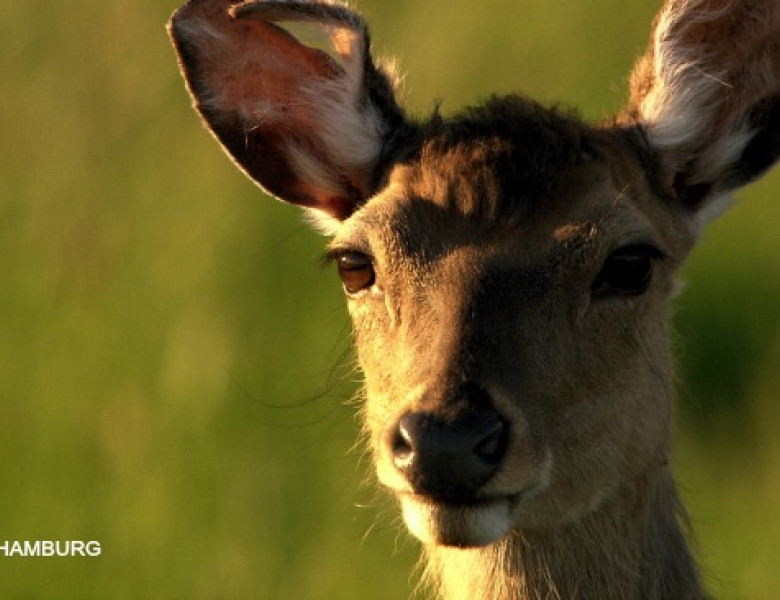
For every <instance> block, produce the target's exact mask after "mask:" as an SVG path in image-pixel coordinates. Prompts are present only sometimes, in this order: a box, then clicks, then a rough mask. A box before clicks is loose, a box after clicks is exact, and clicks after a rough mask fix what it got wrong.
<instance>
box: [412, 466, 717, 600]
mask: <svg viewBox="0 0 780 600" xmlns="http://www.w3.org/2000/svg"><path fill="white" fill-rule="evenodd" d="M641 479H642V481H638V482H635V484H634V485H633V486H631V488H630V489H625V490H623V491H622V492H620V493H618V494H616V496H615V497H614V498H613V499H612V500H611V501H610V502H608V503H606V504H605V505H603V506H602V507H600V508H599V509H598V510H596V511H594V512H593V513H591V514H589V515H586V516H585V517H583V518H581V519H580V520H578V521H576V522H574V523H571V524H569V525H566V526H561V527H558V528H554V529H547V530H519V531H516V532H514V533H513V534H512V535H511V536H509V537H507V538H506V539H504V540H502V541H501V542H498V543H496V544H493V545H491V546H487V547H484V548H473V549H466V550H461V549H455V548H445V547H433V548H428V549H427V554H428V566H427V569H426V570H427V573H428V574H429V575H430V576H431V579H432V580H433V582H434V585H436V587H438V588H439V589H440V590H441V595H442V596H443V597H444V598H447V600H465V599H469V600H471V599H473V598H491V599H496V600H510V599H512V600H518V599H523V598H528V599H531V598H534V599H535V598H575V597H576V598H599V599H604V600H608V599H612V598H614V599H621V600H629V599H639V598H642V599H648V600H649V599H654V598H655V599H661V598H680V599H686V600H688V599H699V598H703V597H704V593H703V591H702V589H701V586H700V583H699V578H698V573H697V569H696V565H695V563H694V561H693V558H692V557H691V554H690V551H689V549H688V546H687V543H686V540H685V529H686V528H687V515H686V514H685V510H684V508H683V507H682V504H681V502H680V500H679V497H678V495H677V490H676V488H675V485H674V482H673V480H672V477H671V473H670V472H669V469H668V467H664V468H663V469H661V470H660V471H655V473H653V474H652V475H646V476H644V477H643V478H641Z"/></svg>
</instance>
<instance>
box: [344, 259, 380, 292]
mask: <svg viewBox="0 0 780 600" xmlns="http://www.w3.org/2000/svg"><path fill="white" fill-rule="evenodd" d="M337 265H338V269H339V277H341V281H342V282H343V283H344V288H345V289H346V290H347V292H348V293H350V294H356V293H357V292H359V291H361V290H365V289H368V288H370V287H371V286H372V285H374V279H375V275H374V266H373V264H372V263H371V259H370V258H369V257H368V256H366V255H365V254H362V253H360V252H347V253H345V254H342V255H341V256H339V258H338V260H337Z"/></svg>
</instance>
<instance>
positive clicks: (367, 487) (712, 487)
mask: <svg viewBox="0 0 780 600" xmlns="http://www.w3.org/2000/svg"><path fill="white" fill-rule="evenodd" d="M360 6H361V7H362V8H363V9H364V11H365V12H366V13H367V15H368V16H369V18H370V21H371V23H372V24H373V26H374V27H373V32H374V40H375V44H376V46H377V48H378V49H379V52H380V53H382V54H385V55H387V54H392V55H395V56H398V57H399V59H400V61H401V64H402V65H403V68H404V71H405V73H406V74H407V76H406V90H407V94H408V101H407V106H408V107H409V108H410V110H412V111H413V112H417V113H420V112H425V111H428V110H429V109H430V108H431V107H432V105H433V101H434V99H437V98H441V99H444V100H445V103H444V110H445V111H453V110H455V109H457V108H458V107H459V106H461V105H463V104H465V103H468V102H475V101H478V100H479V99H480V98H482V97H484V96H485V95H487V94H489V93H492V92H508V91H513V90H522V91H524V92H527V93H529V94H532V95H534V96H536V97H537V98H540V99H543V100H545V101H557V100H565V101H566V102H569V103H571V104H573V105H576V106H579V107H580V108H581V109H582V111H583V113H584V114H585V115H586V116H588V117H591V118H594V119H600V118H602V117H604V116H607V115H609V114H610V113H611V112H613V111H614V110H616V109H617V108H618V107H619V106H620V104H621V102H622V101H623V99H624V92H623V89H624V87H625V81H626V73H627V72H628V69H629V67H630V65H631V62H632V60H633V57H634V55H635V54H636V53H637V52H638V51H639V50H640V49H641V48H642V47H643V45H644V42H645V39H646V36H647V30H648V26H649V21H650V17H651V15H652V13H653V12H654V10H655V8H656V5H655V3H631V4H626V3H624V2H618V1H617V0H598V2H588V3H586V2H577V3H571V2H565V1H564V0H545V1H542V0H525V1H519V0H512V1H509V0H496V1H493V2H490V3H484V4H482V5H475V4H474V3H473V2H465V1H464V0H451V1H450V2H448V3H443V2H433V1H425V2H419V1H418V2H411V1H410V0H403V1H401V0H396V1H395V2H392V3H389V2H384V3H383V2H380V1H379V0H371V1H369V0H362V2H360ZM173 8H174V4H172V3H171V4H167V5H166V4H165V3H160V2H152V1H150V0H146V1H142V0H136V1H135V2H130V1H127V0H114V1H113V2H107V3H86V2H72V3H49V4H48V5H46V6H45V7H44V6H42V5H40V4H36V3H18V2H13V3H12V2H7V3H4V4H3V5H2V6H0V73H2V81H3V93H2V94H0V132H2V143H0V255H2V259H0V423H2V424H3V434H2V435H1V436H0V540H2V539H9V540H14V539H22V540H24V539H28V540H35V539H85V540H88V539H97V540H100V541H101V543H102V545H103V555H102V556H101V557H100V558H98V559H89V560H87V559H76V558H74V559H51V558H50V559H43V558H39V559H18V558H15V559H6V558H2V557H0V597H3V598H22V597H25V598H26V597H35V598H146V597H148V598H153V597H160V598H270V599H274V600H275V599H300V598H305V599H312V600H316V599H319V598H322V599H324V598H339V599H347V600H348V599H350V598H364V597H366V594H367V591H369V590H370V596H371V597H372V598H376V599H378V600H381V599H383V598H388V599H390V598H402V597H406V596H407V595H409V593H411V590H412V589H413V587H414V578H413V577H410V572H411V570H412V565H413V564H414V562H415V560H416V553H417V548H416V544H415V543H414V542H412V541H410V540H409V538H408V536H407V535H406V534H405V533H404V532H403V530H402V528H400V527H398V524H397V521H398V520H397V514H396V511H395V509H394V507H393V506H392V504H391V503H390V502H389V501H388V499H387V498H385V497H384V496H383V495H382V494H381V493H377V492H375V490H374V486H373V484H372V483H371V482H370V478H368V481H369V483H367V484H365V483H364V481H365V480H366V479H367V477H366V476H367V474H368V473H369V472H370V465H369V464H368V461H367V460H366V459H363V458H361V451H360V450H353V449H352V448H353V445H354V440H355V438H356V437H357V431H358V427H357V425H356V422H355V417H354V412H355V409H354V406H351V405H349V404H348V403H347V400H348V399H349V398H350V397H351V395H352V393H353V391H354V387H355V381H356V380H357V379H358V376H357V375H356V374H354V373H353V372H352V371H351V359H350V358H349V357H348V356H349V355H348V354H346V358H345V353H347V349H348V347H349V336H348V329H349V327H348V321H347V317H346V314H345V311H344V309H343V302H342V298H341V292H340V290H339V286H338V285H337V284H336V282H335V279H334V276H333V274H332V273H330V272H323V271H321V270H320V268H319V267H318V261H317V258H318V256H319V253H320V251H321V248H322V243H323V242H322V240H321V239H319V238H318V236H316V235H315V234H313V233H311V232H309V231H308V230H307V229H306V228H305V227H304V226H303V225H301V223H300V218H299V215H297V214H296V213H295V211H293V210H290V209H288V208H287V207H284V206H282V205H281V204H279V203H275V202H270V201H267V200H266V199H264V198H263V197H262V196H261V194H260V193H259V192H258V191H257V190H256V189H255V188H254V187H253V186H252V185H251V184H250V183H248V182H247V181H245V180H244V179H243V177H242V176H241V175H240V174H238V173H237V172H236V171H235V169H234V168H233V166H232V165H231V164H230V162H229V161H228V160H226V159H225V158H224V157H223V156H222V155H221V153H220V151H219V150H218V148H217V146H216V144H214V143H213V141H212V140H211V139H210V137H209V136H208V134H206V133H205V131H204V130H203V129H202V128H201V127H200V126H199V125H198V123H197V120H196V118H195V116H194V114H193V113H192V111H191V110H190V108H189V101H188V100H187V98H186V96H185V93H184V90H183V87H182V83H181V80H180V78H179V75H178V73H177V70H176V67H175V61H174V57H173V53H172V50H171V49H170V47H169V44H168V42H167V40H166V36H165V34H164V31H163V24H164V23H165V21H166V20H167V18H168V15H169V14H170V12H171V11H172V10H173ZM778 185H780V173H775V174H773V175H771V176H770V177H768V178H766V179H765V180H764V181H762V182H760V183H758V184H756V185H754V186H753V187H752V188H750V189H749V190H748V191H745V192H743V193H742V194H741V196H740V203H739V205H738V206H737V207H736V208H735V209H734V210H732V212H731V214H729V215H728V216H727V217H726V218H724V219H723V220H722V221H720V222H718V223H716V224H715V225H713V226H712V228H711V229H710V230H709V231H708V233H707V234H706V236H705V237H704V238H703V240H702V243H701V246H700V248H699V249H698V251H697V252H696V253H695V255H694V257H693V258H692V260H691V262H690V264H689V266H688V268H687V270H686V278H687V280H688V288H687V290H686V292H685V293H684V294H683V296H682V297H681V298H680V300H679V303H678V316H677V329H678V332H679V340H678V342H677V345H678V350H679V352H678V354H679V356H680V367H679V372H680V379H681V380H682V381H683V382H684V383H682V384H681V390H680V410H679V415H680V423H679V427H678V429H679V435H678V454H677V465H678V471H679V474H680V479H681V481H682V485H683V487H684V489H685V490H686V496H687V498H688V502H689V505H690V506H691V508H692V512H693V517H694V521H695V523H696V526H697V531H698V534H699V538H700V542H701V548H702V555H703V557H704V561H705V567H706V570H707V571H708V573H710V574H711V575H710V576H711V580H712V588H713V590H714V591H715V592H716V595H717V596H718V597H722V598H756V599H760V598H771V597H772V590H775V589H777V587H778V586H780V574H779V573H778V571H777V569H776V568H775V567H774V565H775V561H776V555H777V553H778V551H779V550H780V521H778V519H777V518H776V517H777V506H778V505H780V479H779V478H778V474H779V473H780V440H778V436H777V435H776V433H775V431H776V429H777V428H778V425H780V408H778V397H780V375H778V365H780V305H778V303H777V301H776V298H777V297H778V295H780V236H778V235H777V233H776V228H775V224H777V223H778V220H780V205H779V204H778V203H777V201H776V198H775V196H776V195H777V194H776V193H773V190H776V189H777V187H778Z"/></svg>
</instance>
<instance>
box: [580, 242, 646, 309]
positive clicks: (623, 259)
mask: <svg viewBox="0 0 780 600" xmlns="http://www.w3.org/2000/svg"><path fill="white" fill-rule="evenodd" d="M660 257H661V253H660V252H659V251H658V250H657V249H656V248H654V247H653V246H648V245H646V244H636V245H633V246H624V247H623V248H619V249H618V250H616V251H615V252H613V253H612V254H611V255H610V257H609V258H608V259H607V262H605V263H604V266H603V267H602V269H601V273H599V275H598V277H596V281H595V282H594V283H593V295H594V296H595V297H599V298H603V297H605V296H639V295H641V294H644V293H645V292H646V291H647V288H648V287H650V280H651V279H652V275H653V262H654V261H655V260H656V259H658V258H660Z"/></svg>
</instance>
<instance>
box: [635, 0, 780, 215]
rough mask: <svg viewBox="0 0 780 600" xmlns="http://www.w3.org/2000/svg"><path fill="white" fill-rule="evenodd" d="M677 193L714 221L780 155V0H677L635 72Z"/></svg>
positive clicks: (654, 142)
mask: <svg viewBox="0 0 780 600" xmlns="http://www.w3.org/2000/svg"><path fill="white" fill-rule="evenodd" d="M625 114H626V117H627V118H628V119H630V120H632V121H635V122H637V123H639V124H640V125H641V126H642V127H643V129H644V130H645V132H646V134H647V136H648V139H649V141H650V144H651V146H652V147H653V149H654V151H655V152H656V153H657V156H658V159H659V162H660V174H661V177H662V179H663V180H664V182H665V184H666V186H667V187H668V189H669V191H670V192H671V193H673V194H675V195H676V196H677V197H678V198H679V199H680V200H681V201H682V202H684V203H685V204H686V205H687V206H689V207H690V208H691V209H692V210H694V211H695V212H696V213H697V218H698V220H699V221H700V222H706V221H707V220H709V219H711V218H712V217H713V216H715V215H717V214H718V213H719V212H721V211H722V210H723V209H724V208H725V207H726V204H727V200H728V194H729V192H731V191H733V190H734V189H736V188H738V187H741V186H743V185H745V184H747V183H748V182H750V181H752V180H754V179H756V178H757V177H759V176H760V175H762V174H763V173H764V172H765V171H766V170H767V169H769V167H770V166H772V165H773V164H774V163H775V161H777V160H778V158H780V3H779V2H777V1H776V0H667V2H666V4H665V5H664V7H663V8H662V9H661V12H660V13H659V15H658V16H657V17H656V21H655V26H654V30H653V33H652V36H651V40H650V45H649V48H648V50H647V52H646V54H645V55H644V56H643V57H642V58H641V59H640V60H639V62H638V63H637V65H636V67H635V69H634V73H633V75H632V78H631V97H630V100H629V104H628V107H627V109H626V113H625Z"/></svg>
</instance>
